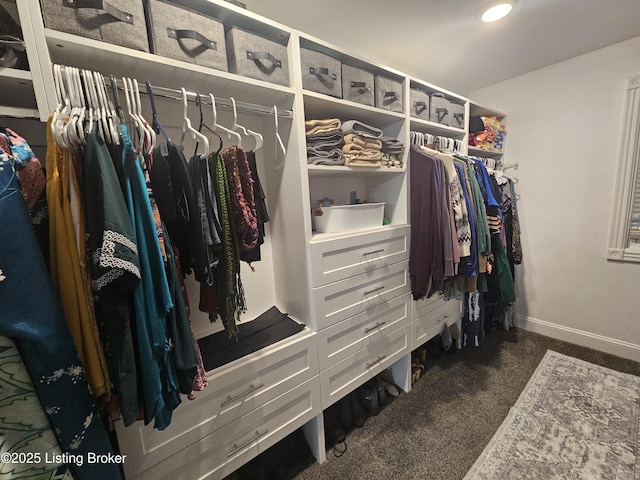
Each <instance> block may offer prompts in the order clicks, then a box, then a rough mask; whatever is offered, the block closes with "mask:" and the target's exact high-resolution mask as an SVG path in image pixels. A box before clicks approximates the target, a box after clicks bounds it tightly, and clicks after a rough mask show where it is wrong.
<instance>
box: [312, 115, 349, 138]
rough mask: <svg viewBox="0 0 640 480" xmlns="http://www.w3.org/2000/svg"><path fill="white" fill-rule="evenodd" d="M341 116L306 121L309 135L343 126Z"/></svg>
mask: <svg viewBox="0 0 640 480" xmlns="http://www.w3.org/2000/svg"><path fill="white" fill-rule="evenodd" d="M341 125H342V124H341V122H340V119H339V118H327V119H321V120H308V121H306V122H304V128H305V130H306V132H307V135H313V134H314V133H319V132H328V131H331V130H337V129H340V127H341Z"/></svg>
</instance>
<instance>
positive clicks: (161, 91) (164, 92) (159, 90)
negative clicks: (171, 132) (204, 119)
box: [105, 77, 293, 118]
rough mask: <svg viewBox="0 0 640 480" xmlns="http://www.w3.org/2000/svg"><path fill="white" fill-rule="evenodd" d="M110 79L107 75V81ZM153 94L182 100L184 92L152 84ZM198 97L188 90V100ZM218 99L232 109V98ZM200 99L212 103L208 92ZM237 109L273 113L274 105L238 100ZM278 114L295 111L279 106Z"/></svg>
mask: <svg viewBox="0 0 640 480" xmlns="http://www.w3.org/2000/svg"><path fill="white" fill-rule="evenodd" d="M107 80H108V79H107V78H106V77H105V81H107ZM116 83H117V87H118V89H119V90H123V87H122V80H121V79H119V78H118V79H116ZM138 84H140V85H144V83H140V82H138ZM151 88H152V89H153V96H154V97H162V98H169V99H171V100H178V101H180V102H181V101H182V92H181V91H180V90H178V89H176V88H169V87H160V86H157V85H152V86H151ZM140 93H143V94H145V95H148V93H147V90H146V88H140ZM197 97H198V93H196V92H190V91H187V100H188V101H190V102H195V101H196V98H197ZM215 99H216V107H222V108H224V109H227V110H231V109H232V108H233V107H232V105H231V100H230V99H228V98H218V97H215ZM200 101H201V102H202V104H203V105H211V99H210V97H209V95H208V94H203V93H201V94H200ZM236 110H237V111H238V112H245V113H251V114H254V115H265V116H266V115H273V107H267V106H264V105H258V104H255V103H246V102H238V101H236ZM278 116H279V117H283V118H293V112H292V111H291V110H280V109H279V108H278Z"/></svg>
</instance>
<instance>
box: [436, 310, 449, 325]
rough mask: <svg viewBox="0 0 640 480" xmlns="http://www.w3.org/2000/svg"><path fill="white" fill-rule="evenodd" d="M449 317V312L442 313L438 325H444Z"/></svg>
mask: <svg viewBox="0 0 640 480" xmlns="http://www.w3.org/2000/svg"><path fill="white" fill-rule="evenodd" d="M447 318H449V314H448V313H446V314H444V315H442V316H441V317H440V318H438V325H442V324H443V323H444V322H445V321H446V320H447Z"/></svg>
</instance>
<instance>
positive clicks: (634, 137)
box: [607, 75, 640, 263]
mask: <svg viewBox="0 0 640 480" xmlns="http://www.w3.org/2000/svg"><path fill="white" fill-rule="evenodd" d="M638 168H640V75H637V76H634V77H631V78H630V79H629V80H628V82H627V89H626V93H625V104H624V117H623V122H622V140H621V143H620V152H619V155H618V169H617V174H616V184H615V190H614V199H613V209H612V212H611V225H610V227H609V244H608V246H607V259H608V260H612V261H621V262H636V263H640V243H638V244H633V245H630V244H629V235H630V233H629V229H630V226H631V208H632V205H633V192H634V190H635V186H636V181H638V176H637V171H638Z"/></svg>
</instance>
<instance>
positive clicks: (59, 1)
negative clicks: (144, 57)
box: [40, 0, 149, 52]
mask: <svg viewBox="0 0 640 480" xmlns="http://www.w3.org/2000/svg"><path fill="white" fill-rule="evenodd" d="M40 3H41V5H42V18H43V19H44V26H45V27H47V28H50V29H52V30H58V31H61V32H66V33H71V34H73V35H80V36H82V37H87V38H92V39H94V40H99V41H102V42H106V43H112V44H115V45H120V46H123V47H129V48H133V49H135V50H142V51H143V52H148V51H149V40H148V38H147V25H146V22H145V17H144V6H143V2H142V1H130V0H108V2H107V1H106V0H42V1H41V2H40Z"/></svg>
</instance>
